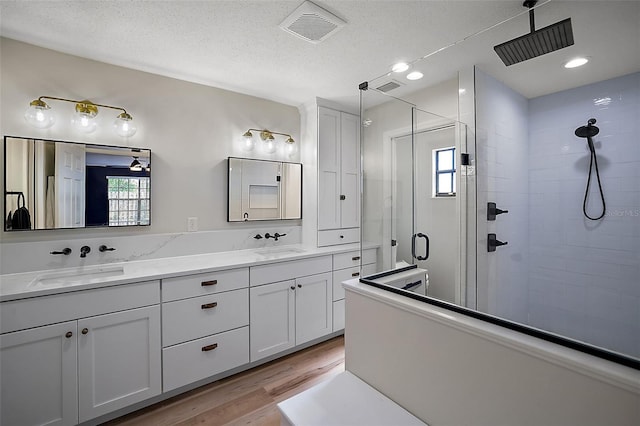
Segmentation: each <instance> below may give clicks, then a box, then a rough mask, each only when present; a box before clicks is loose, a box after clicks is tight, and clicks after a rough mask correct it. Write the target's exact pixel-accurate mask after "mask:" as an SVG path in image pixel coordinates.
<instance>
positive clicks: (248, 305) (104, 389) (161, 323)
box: [0, 244, 376, 425]
mask: <svg viewBox="0 0 640 426" xmlns="http://www.w3.org/2000/svg"><path fill="white" fill-rule="evenodd" d="M375 263H376V248H368V249H366V250H362V251H360V248H359V246H358V245H355V244H354V245H346V246H339V247H337V248H336V247H335V246H334V247H325V248H308V247H303V246H300V245H291V246H280V247H273V248H268V249H256V250H239V251H234V252H223V253H211V254H201V255H193V256H181V257H174V258H161V259H154V260H144V261H135V262H125V263H119V264H107V265H101V266H94V267H87V268H74V269H66V270H57V271H40V272H33V273H19V274H9V275H2V276H0V279H1V280H2V283H1V285H0V333H1V334H0V356H1V357H2V363H1V365H2V372H1V373H2V390H1V391H2V392H3V398H2V407H0V408H1V410H0V411H1V413H2V414H1V419H0V420H1V422H0V423H1V424H7V425H10V424H29V425H30V424H61V425H72V424H78V423H83V422H88V423H97V422H99V421H103V420H105V419H107V418H110V417H113V416H114V415H116V414H117V415H119V414H122V413H125V412H127V411H131V410H133V409H135V408H140V407H141V406H144V405H148V404H150V403H153V402H157V401H159V400H161V399H163V398H166V397H169V396H173V395H175V394H177V393H180V392H183V391H186V390H189V389H191V388H193V387H195V386H199V385H201V384H204V383H206V382H208V381H213V380H217V379H219V378H222V377H225V376H227V375H231V374H234V373H237V372H239V371H242V370H244V369H247V368H251V367H253V366H255V365H258V364H260V363H262V362H266V361H268V360H270V359H273V358H277V357H278V356H282V355H284V354H287V353H290V352H292V351H295V350H298V349H301V348H303V347H306V346H308V345H310V344H313V343H315V342H318V341H321V340H323V339H327V338H330V337H332V336H334V335H338V334H340V333H341V332H342V330H343V329H344V290H343V289H342V286H341V283H342V281H344V280H347V279H351V278H353V277H356V276H358V274H360V272H361V270H360V265H362V273H364V274H367V273H373V272H375ZM33 401H38V404H37V409H35V410H34V409H33V406H34V405H33ZM110 413H111V416H109V414H110ZM101 416H102V417H101Z"/></svg>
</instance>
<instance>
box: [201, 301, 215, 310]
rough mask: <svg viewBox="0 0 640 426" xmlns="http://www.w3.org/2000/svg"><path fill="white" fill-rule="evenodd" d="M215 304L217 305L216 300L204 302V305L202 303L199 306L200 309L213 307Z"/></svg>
mask: <svg viewBox="0 0 640 426" xmlns="http://www.w3.org/2000/svg"><path fill="white" fill-rule="evenodd" d="M216 306H218V302H212V303H205V304H204V305H202V306H200V307H201V308H202V309H211V308H215V307H216Z"/></svg>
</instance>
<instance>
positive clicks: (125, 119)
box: [113, 112, 138, 138]
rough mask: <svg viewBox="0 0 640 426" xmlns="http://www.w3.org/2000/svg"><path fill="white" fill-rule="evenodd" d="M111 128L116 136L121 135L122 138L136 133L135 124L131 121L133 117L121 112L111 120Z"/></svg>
mask: <svg viewBox="0 0 640 426" xmlns="http://www.w3.org/2000/svg"><path fill="white" fill-rule="evenodd" d="M113 130H115V132H116V134H117V135H118V136H122V137H123V138H128V137H130V136H133V135H135V134H136V130H138V129H137V128H136V125H135V124H134V123H133V118H132V117H131V116H130V115H129V114H127V113H126V112H123V113H122V114H120V115H118V117H117V118H116V120H115V121H114V122H113Z"/></svg>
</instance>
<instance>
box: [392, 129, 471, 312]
mask: <svg viewBox="0 0 640 426" xmlns="http://www.w3.org/2000/svg"><path fill="white" fill-rule="evenodd" d="M414 138H415V141H414V142H415V144H414V146H413V147H412V144H411V135H410V134H409V135H406V136H401V137H397V138H393V139H392V141H393V146H394V147H393V152H394V155H393V160H392V161H393V169H394V170H393V173H394V177H395V178H394V185H393V194H392V197H393V200H394V203H393V207H392V217H393V219H392V236H393V237H392V238H393V239H394V240H396V242H397V245H396V246H395V247H393V248H392V250H394V251H395V253H393V252H392V253H393V254H395V260H396V262H406V263H409V264H417V265H418V267H420V268H424V269H427V271H428V274H429V289H428V293H427V294H428V295H429V296H431V297H435V298H437V299H441V300H446V301H448V302H455V297H456V296H455V290H456V270H457V268H458V265H457V259H458V255H457V249H458V239H459V236H458V232H459V230H458V223H457V219H456V217H457V215H456V202H455V189H456V188H455V175H453V174H448V175H446V174H445V173H437V172H438V170H440V171H441V172H445V171H449V170H452V168H451V167H450V166H451V165H454V164H452V163H455V158H456V154H455V151H453V152H452V151H450V149H451V148H454V147H455V141H456V139H455V138H456V135H455V128H454V127H453V126H447V127H442V128H436V129H432V130H424V131H418V132H416V133H415V134H414ZM438 153H440V156H441V158H440V160H441V164H440V165H439V167H438V168H436V166H437V165H436V156H437V155H438ZM414 156H415V158H414ZM450 156H451V157H450ZM449 159H450V160H451V161H450V162H449V163H447V160H449ZM412 164H414V167H415V175H414V173H413V170H412V167H411V165H412ZM445 167H446V168H445ZM453 169H455V167H454V168H453ZM447 178H448V180H447ZM436 181H439V185H438V188H436ZM447 185H449V186H447ZM436 189H439V192H438V193H436ZM418 233H422V234H425V235H427V236H428V238H429V246H430V247H429V257H428V259H427V260H417V259H416V258H414V257H413V255H412V242H413V241H412V240H413V238H412V237H413V236H414V235H416V234H418ZM415 252H416V255H418V256H424V255H425V254H426V253H425V240H424V239H423V238H416V239H415Z"/></svg>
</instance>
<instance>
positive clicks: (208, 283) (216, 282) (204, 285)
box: [200, 280, 218, 287]
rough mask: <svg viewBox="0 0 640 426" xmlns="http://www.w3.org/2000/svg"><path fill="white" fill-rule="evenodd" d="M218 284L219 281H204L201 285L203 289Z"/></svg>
mask: <svg viewBox="0 0 640 426" xmlns="http://www.w3.org/2000/svg"><path fill="white" fill-rule="evenodd" d="M216 284H218V280H211V281H202V283H201V284H200V285H202V287H207V286H210V285H216Z"/></svg>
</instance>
